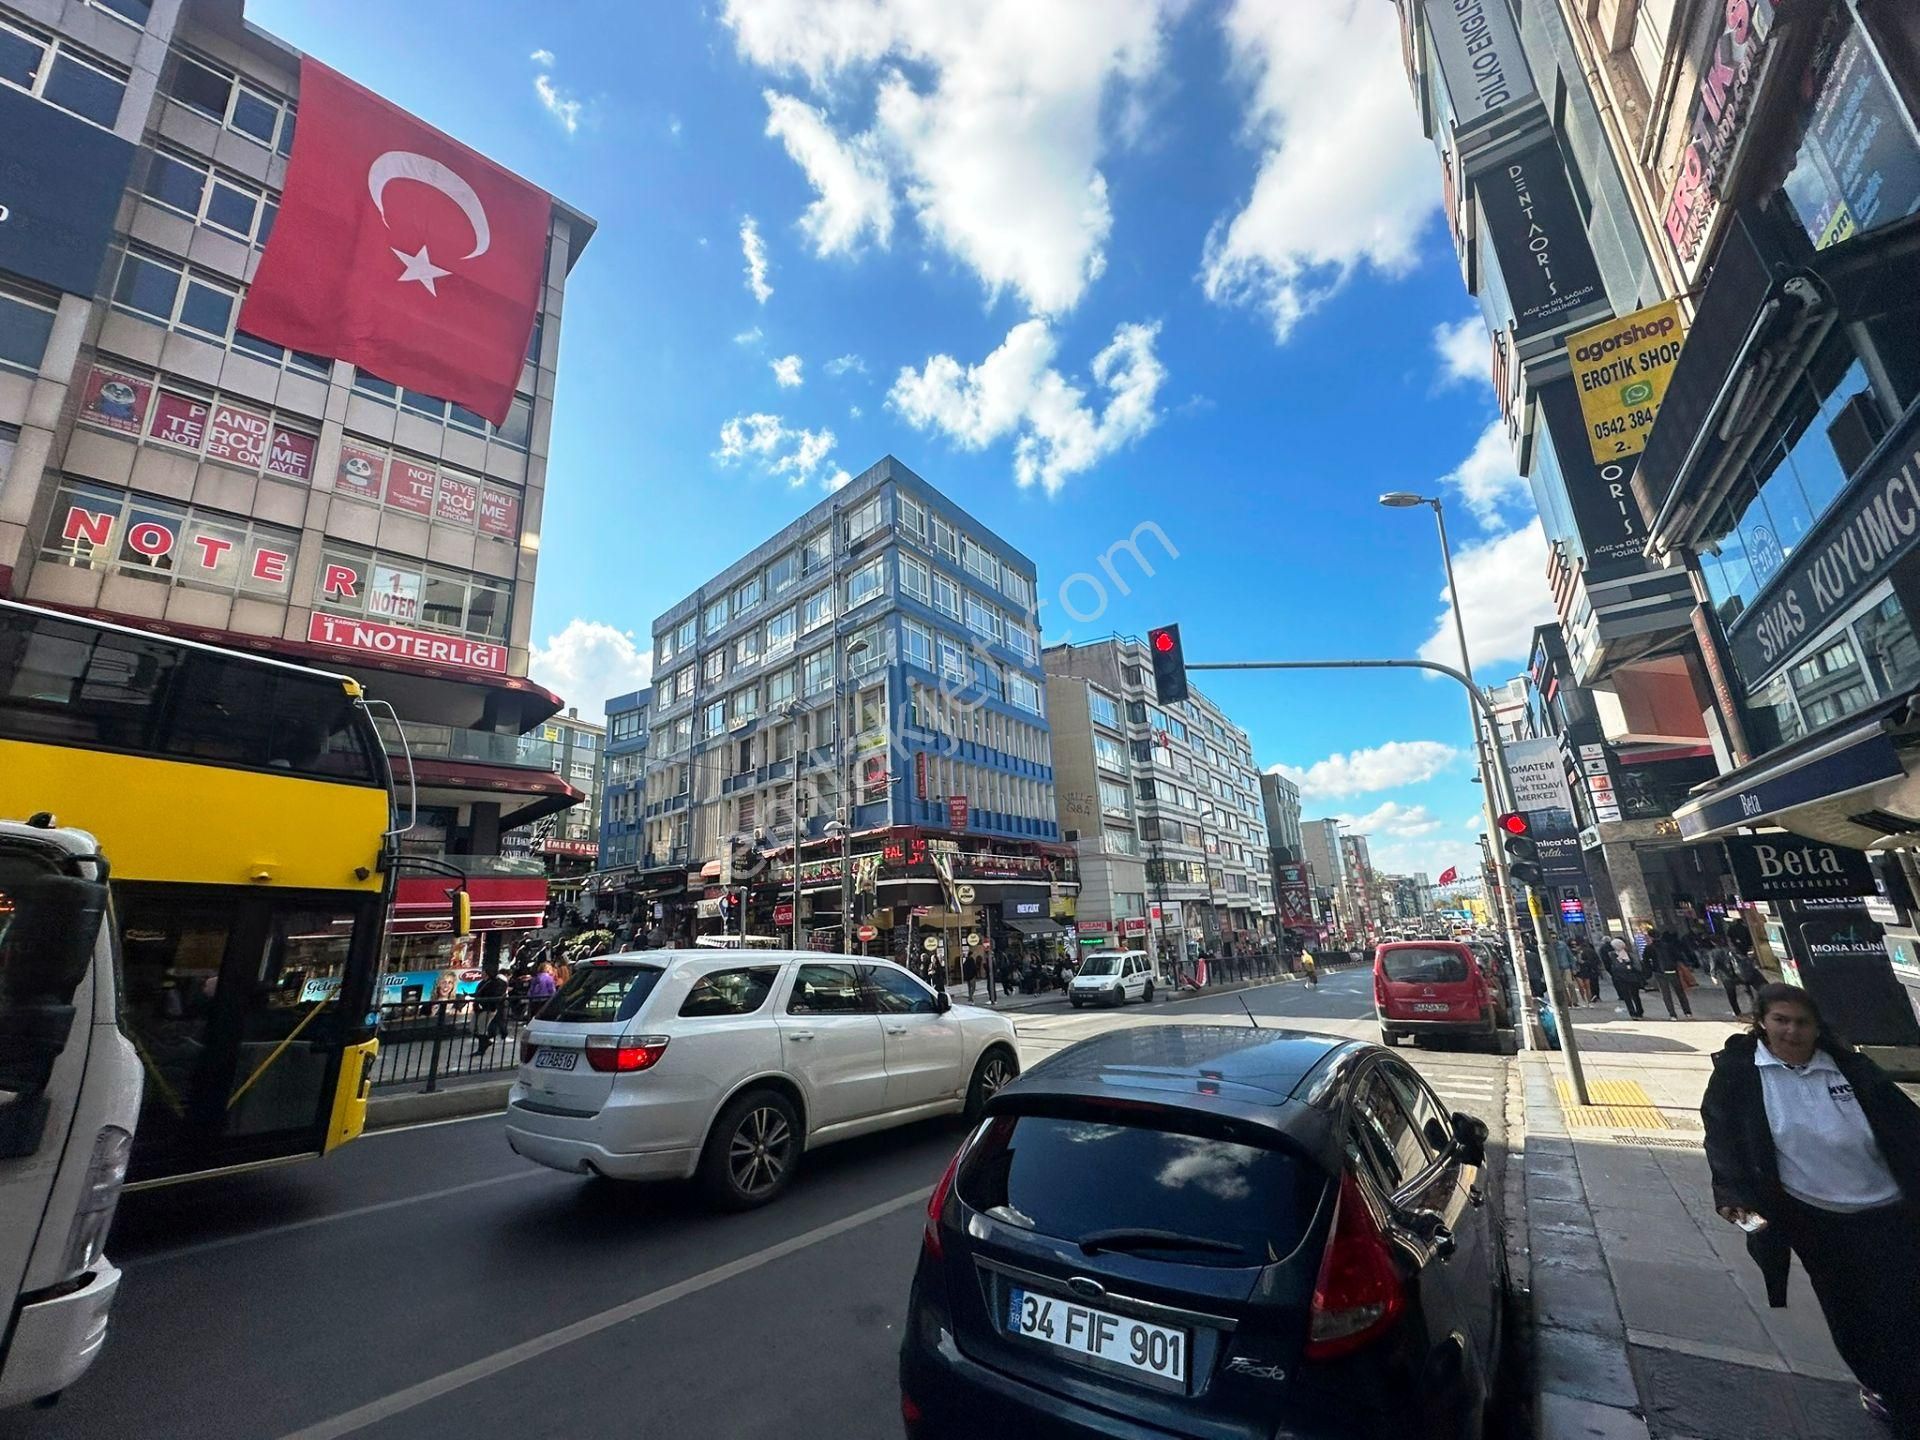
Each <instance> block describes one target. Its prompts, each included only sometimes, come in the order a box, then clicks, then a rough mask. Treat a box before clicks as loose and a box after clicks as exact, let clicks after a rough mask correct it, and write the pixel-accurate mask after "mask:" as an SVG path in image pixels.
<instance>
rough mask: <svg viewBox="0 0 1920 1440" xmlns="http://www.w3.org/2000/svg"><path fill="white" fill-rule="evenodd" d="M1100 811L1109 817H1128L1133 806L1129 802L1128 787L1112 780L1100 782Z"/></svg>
mask: <svg viewBox="0 0 1920 1440" xmlns="http://www.w3.org/2000/svg"><path fill="white" fill-rule="evenodd" d="M1100 809H1101V810H1102V811H1103V812H1104V813H1105V814H1108V815H1128V814H1131V813H1132V811H1133V806H1132V805H1131V804H1129V803H1128V800H1127V787H1126V786H1125V785H1122V784H1119V783H1117V782H1115V781H1112V780H1102V781H1101V782H1100Z"/></svg>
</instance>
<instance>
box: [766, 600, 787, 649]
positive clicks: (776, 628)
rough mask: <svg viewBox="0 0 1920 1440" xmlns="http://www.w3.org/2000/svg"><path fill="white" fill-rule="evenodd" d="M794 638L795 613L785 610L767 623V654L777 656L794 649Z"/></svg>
mask: <svg viewBox="0 0 1920 1440" xmlns="http://www.w3.org/2000/svg"><path fill="white" fill-rule="evenodd" d="M793 636H794V612H793V611H791V610H783V611H781V612H780V613H779V614H778V615H776V616H774V617H773V618H772V619H771V620H769V621H767V653H768V654H769V655H772V654H775V653H777V652H779V651H781V650H787V649H790V648H792V645H793Z"/></svg>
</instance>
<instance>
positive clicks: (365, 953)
mask: <svg viewBox="0 0 1920 1440" xmlns="http://www.w3.org/2000/svg"><path fill="white" fill-rule="evenodd" d="M36 813H50V814H51V815H52V816H53V817H54V819H55V822H56V823H58V824H61V825H70V826H76V827H78V828H80V829H83V830H87V831H91V832H92V833H93V834H94V835H95V836H96V837H97V838H98V839H99V841H100V844H101V848H102V850H103V851H104V852H105V853H106V854H107V855H109V856H110V857H111V862H112V866H113V873H112V879H111V885H110V888H111V892H112V901H113V908H114V915H115V923H116V925H117V927H118V931H119V935H120V942H121V954H122V966H123V983H122V997H123V1002H122V1005H123V1008H122V1024H123V1027H124V1028H125V1031H126V1033H127V1035H128V1037H129V1038H130V1039H131V1040H132V1042H133V1044H134V1048H135V1049H136V1051H137V1052H138V1054H139V1057H140V1063H141V1066H142V1068H143V1070H144V1071H145V1080H146V1086H145V1096H144V1099H143V1102H142V1106H141V1116H140V1124H139V1127H138V1129H137V1130H136V1132H135V1137H134V1146H133V1158H132V1165H131V1172H130V1173H131V1178H132V1179H133V1180H134V1181H135V1182H146V1183H156V1182H161V1181H166V1180H173V1179H179V1178H184V1177H186V1176H191V1175H198V1174H204V1173H207V1172H211V1171H219V1170H228V1169H234V1168H241V1167H248V1166H254V1165H263V1164H271V1163H276V1162H279V1161H283V1160H288V1159H295V1158H299V1157H302V1156H308V1155H319V1154H323V1153H325V1152H326V1151H328V1150H331V1149H332V1148H334V1147H335V1146H336V1145H340V1144H343V1143H344V1142H346V1141H348V1140H351V1139H353V1138H354V1137H355V1136H356V1135H358V1134H359V1133H360V1130H361V1127H362V1125H363V1124H364V1122H365V1119H366V1106H367V1092H368V1089H369V1086H370V1083H371V1077H372V1073H373V1062H374V1057H375V1055H376V1053H377V1051H378V1042H377V1040H376V1039H375V1033H374V1032H375V1025H376V1023H377V1021H378V1009H379V1007H378V1005H377V1003H376V1000H375V995H374V989H375V984H376V981H377V976H378V971H379V967H380V956H381V950H382V942H383V939H384V932H385V925H386V916H387V914H388V910H389V908H390V905H389V900H390V889H391V885H392V877H393V874H394V866H393V864H392V863H391V855H390V849H391V846H392V835H393V831H394V824H395V822H394V806H393V778H392V771H391V768H390V767H389V765H388V762H387V756H386V751H385V750H384V748H383V747H382V745H381V743H380V738H379V736H378V735H377V734H376V732H375V729H374V724H373V720H372V717H371V715H370V714H369V713H368V702H367V701H366V700H365V699H364V698H363V697H362V695H361V692H360V687H359V686H358V685H357V684H356V683H355V682H354V681H352V680H350V679H347V678H346V677H344V676H341V675H333V674H328V673H327V672H325V671H320V670H313V669H308V668H306V667H304V666H300V665H293V664H287V663H285V662H282V661H278V660H272V659H268V658H266V657H264V656H257V655H248V654H242V653H239V652H236V651H231V650H222V649H218V648H216V647H214V646H210V645H200V644H196V643H194V642H191V641H187V640H179V639H175V638H172V637H170V636H165V635H156V634H151V633H149V632H147V631H144V630H136V629H131V628H128V627H124V626H119V625H112V624H107V623H104V622H102V621H98V620H93V619H89V618H84V617H80V616H75V615H69V614H64V613H59V612H55V611H49V610H45V609H40V608H37V607H33V606H27V605H21V604H17V603H13V602H8V601H0V817H4V818H9V819H15V820H24V819H27V818H28V817H30V816H32V815H34V814H36Z"/></svg>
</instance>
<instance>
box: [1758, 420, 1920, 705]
mask: <svg viewBox="0 0 1920 1440" xmlns="http://www.w3.org/2000/svg"><path fill="white" fill-rule="evenodd" d="M1881 453H1882V455H1883V457H1884V458H1883V459H1882V460H1881V461H1880V463H1879V464H1877V465H1875V466H1873V467H1872V469H1871V470H1869V471H1868V472H1867V473H1866V474H1865V475H1864V476H1862V477H1861V479H1860V480H1859V481H1858V482H1857V483H1855V484H1854V485H1853V486H1851V487H1849V491H1848V494H1847V495H1846V497H1845V498H1843V499H1842V500H1841V501H1840V503H1839V504H1837V505H1835V506H1834V508H1833V509H1832V510H1831V511H1829V512H1828V514H1827V517H1826V520H1825V523H1824V524H1822V525H1821V526H1820V528H1819V529H1818V530H1817V531H1816V532H1815V533H1814V535H1813V536H1812V538H1811V539H1810V540H1807V541H1803V542H1802V543H1801V544H1800V546H1799V547H1798V548H1797V549H1795V551H1794V552H1793V555H1792V556H1791V557H1790V558H1789V559H1788V561H1787V563H1786V564H1785V565H1784V566H1782V567H1781V569H1780V570H1779V571H1778V573H1776V574H1775V575H1774V577H1773V579H1772V581H1771V582H1770V583H1769V584H1768V585H1767V587H1766V589H1764V590H1763V591H1761V592H1760V594H1759V595H1758V596H1757V597H1755V600H1754V603H1753V605H1752V606H1751V607H1750V608H1749V609H1748V610H1747V612H1746V614H1744V615H1742V616H1741V617H1740V618H1739V619H1738V620H1736V621H1735V622H1734V623H1733V625H1732V627H1731V628H1730V630H1729V632H1728V637H1727V638H1728V643H1729V645H1730V647H1731V648H1732V650H1733V662H1734V665H1735V667H1736V668H1738V670H1739V671H1740V678H1741V679H1742V680H1744V681H1745V682H1746V684H1747V686H1748V688H1749V689H1751V688H1752V687H1754V686H1756V685H1758V684H1760V682H1761V681H1763V680H1765V679H1766V678H1767V677H1768V676H1769V675H1771V674H1772V673H1773V672H1774V671H1775V670H1777V669H1779V668H1780V666H1781V665H1782V664H1783V663H1784V662H1785V661H1786V660H1787V659H1788V658H1789V657H1790V656H1791V655H1792V654H1793V653H1794V651H1795V649H1796V647H1797V646H1798V645H1799V644H1800V642H1801V641H1802V640H1805V639H1808V638H1811V637H1812V636H1814V635H1817V634H1819V633H1820V631H1821V630H1822V629H1823V628H1825V626H1826V624H1827V622H1828V621H1830V620H1832V619H1833V618H1834V617H1836V616H1837V615H1839V614H1840V612H1841V611H1843V610H1845V609H1846V608H1847V607H1848V606H1849V605H1851V604H1853V602H1854V601H1856V600H1858V599H1859V598H1860V597H1861V596H1862V595H1864V594H1865V593H1866V592H1867V590H1868V589H1869V588H1870V587H1872V586H1873V585H1875V584H1877V583H1879V581H1880V580H1881V579H1882V578H1883V577H1884V576H1885V575H1886V573H1887V572H1888V571H1889V570H1891V569H1892V568H1893V562H1894V561H1895V560H1897V559H1899V557H1900V556H1902V555H1904V554H1905V553H1906V552H1907V551H1908V550H1910V549H1911V548H1913V544H1914V541H1915V539H1916V537H1920V411H1916V412H1915V414H1914V415H1913V416H1911V417H1909V419H1908V420H1907V422H1906V424H1905V425H1904V426H1902V428H1901V430H1900V432H1899V433H1898V436H1897V439H1896V441H1895V443H1894V444H1892V445H1890V446H1888V447H1887V448H1886V449H1885V450H1883V451H1882V452H1881Z"/></svg>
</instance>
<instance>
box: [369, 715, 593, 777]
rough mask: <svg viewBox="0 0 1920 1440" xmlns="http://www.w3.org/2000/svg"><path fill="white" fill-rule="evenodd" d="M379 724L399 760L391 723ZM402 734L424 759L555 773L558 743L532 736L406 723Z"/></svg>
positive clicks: (388, 721)
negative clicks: (463, 761) (555, 745)
mask: <svg viewBox="0 0 1920 1440" xmlns="http://www.w3.org/2000/svg"><path fill="white" fill-rule="evenodd" d="M378 723H379V729H380V738H381V740H382V741H384V742H385V743H386V747H387V753H388V754H389V755H391V756H393V757H394V758H395V759H398V758H399V756H400V753H401V751H400V744H399V739H398V737H397V736H396V735H395V734H394V725H393V722H392V721H391V720H381V721H379V722H378ZM399 728H400V731H401V733H402V734H404V735H405V737H406V742H407V749H408V750H409V751H411V752H412V753H413V754H414V755H415V756H417V757H418V758H420V759H422V760H466V761H471V762H473V763H474V764H478V765H508V766H513V767H515V768H517V769H522V770H545V771H547V772H548V773H549V774H551V773H552V771H553V761H554V753H555V752H554V744H553V741H551V740H540V739H536V738H535V737H534V736H532V735H501V734H498V733H496V732H494V731H492V730H467V729H462V728H460V727H459V726H455V725H427V724H423V723H422V722H420V721H418V720H402V721H401V722H400V726H399Z"/></svg>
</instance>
